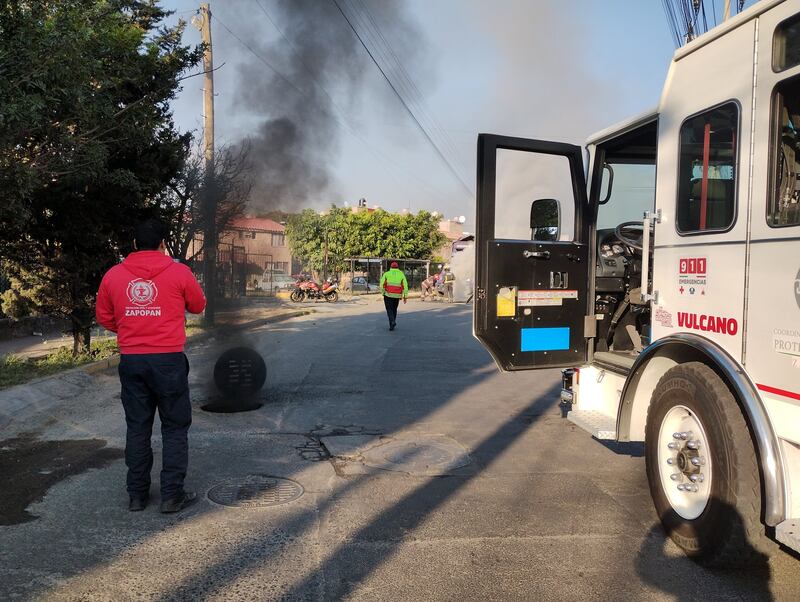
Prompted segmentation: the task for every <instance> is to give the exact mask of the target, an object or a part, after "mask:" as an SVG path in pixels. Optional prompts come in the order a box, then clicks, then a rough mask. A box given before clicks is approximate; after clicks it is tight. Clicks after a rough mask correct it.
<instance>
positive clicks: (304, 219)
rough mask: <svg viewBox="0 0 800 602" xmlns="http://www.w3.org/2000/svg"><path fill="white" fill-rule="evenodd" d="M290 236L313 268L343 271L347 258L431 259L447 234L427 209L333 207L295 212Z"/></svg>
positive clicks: (296, 252) (295, 251)
mask: <svg viewBox="0 0 800 602" xmlns="http://www.w3.org/2000/svg"><path fill="white" fill-rule="evenodd" d="M286 235H287V239H288V241H289V245H290V247H291V249H292V254H293V255H294V256H295V257H297V258H298V259H300V261H302V262H303V265H304V266H305V267H306V268H307V269H310V270H315V271H321V270H322V269H323V268H324V267H325V249H326V247H327V251H328V270H329V271H333V272H341V271H343V270H345V269H346V268H347V262H346V261H345V260H346V259H347V258H348V257H393V258H397V259H430V258H431V257H432V255H433V253H434V251H436V249H438V248H439V247H441V246H442V245H443V244H444V243H445V241H446V238H445V237H444V235H443V234H442V233H441V232H439V228H438V219H437V218H435V217H434V216H433V215H431V214H430V213H428V212H427V211H420V212H419V213H417V214H411V213H406V214H399V213H389V212H387V211H383V210H381V209H379V210H377V211H372V212H369V211H361V212H359V213H353V212H352V211H350V210H349V209H343V208H339V207H331V208H330V210H328V211H327V212H325V213H324V214H320V213H318V212H317V211H314V210H312V209H306V210H305V211H303V212H302V213H300V214H297V215H294V216H291V217H290V218H289V220H288V224H287V227H286Z"/></svg>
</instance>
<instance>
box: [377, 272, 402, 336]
mask: <svg viewBox="0 0 800 602" xmlns="http://www.w3.org/2000/svg"><path fill="white" fill-rule="evenodd" d="M390 267H391V269H390V270H389V271H388V272H385V273H384V274H383V276H381V293H383V304H384V305H385V306H386V315H387V316H389V330H394V328H395V326H396V325H397V306H398V305H400V299H402V300H403V303H406V302H407V301H408V281H407V280H406V275H405V274H404V273H403V272H401V271H400V270H399V269H397V267H398V266H397V262H396V261H393V262H392V263H391V266H390Z"/></svg>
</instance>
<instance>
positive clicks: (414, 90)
mask: <svg viewBox="0 0 800 602" xmlns="http://www.w3.org/2000/svg"><path fill="white" fill-rule="evenodd" d="M350 2H351V5H352V4H354V3H356V4H358V5H360V6H361V11H362V12H363V14H364V15H366V17H367V19H366V21H367V26H368V28H369V27H371V29H372V30H373V31H374V32H375V33H376V34H377V36H378V38H379V40H380V41H381V42H382V44H383V46H385V48H386V49H387V50H388V53H389V55H390V57H391V59H393V60H392V61H391V62H393V63H394V64H395V65H396V69H397V71H398V72H399V74H400V77H401V79H403V80H405V82H406V84H407V88H409V89H410V90H411V94H412V96H415V97H416V101H415V102H416V105H417V107H418V109H419V110H420V112H421V113H423V115H424V116H426V117H427V121H428V123H429V127H430V128H431V129H433V130H434V131H435V132H437V133H438V135H439V137H440V138H441V140H442V141H443V143H444V146H445V147H448V150H449V152H451V153H453V154H454V155H455V156H457V157H458V156H459V155H460V152H459V149H458V147H457V146H456V144H455V143H454V142H453V140H452V138H450V136H449V135H448V134H447V131H446V130H445V129H444V128H443V127H442V126H441V125H440V124H439V123H438V122H437V120H436V118H435V116H434V115H433V113H432V112H431V111H430V110H429V109H428V108H427V106H426V104H425V101H424V98H423V94H422V92H421V91H420V90H419V88H418V87H417V85H416V83H414V80H413V78H412V77H411V75H410V74H409V73H408V71H407V70H406V68H405V66H404V65H403V62H402V61H401V60H400V57H399V56H398V55H397V53H396V52H395V51H394V49H393V48H392V45H391V44H390V43H389V40H388V39H386V37H385V36H384V35H383V32H382V31H381V28H380V26H379V25H378V23H377V21H376V20H375V18H374V17H373V15H372V13H371V12H370V10H369V8H368V7H367V5H366V4H365V2H364V0H350Z"/></svg>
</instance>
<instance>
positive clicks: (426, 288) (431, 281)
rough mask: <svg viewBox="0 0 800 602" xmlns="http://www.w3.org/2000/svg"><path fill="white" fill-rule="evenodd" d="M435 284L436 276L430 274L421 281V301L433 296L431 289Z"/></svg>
mask: <svg viewBox="0 0 800 602" xmlns="http://www.w3.org/2000/svg"><path fill="white" fill-rule="evenodd" d="M435 283H436V276H435V275H433V274H431V275H430V276H428V277H427V278H425V280H423V281H422V284H421V285H420V286H421V287H422V300H423V301H425V299H427V297H428V295H431V296H433V294H434V292H433V287H434V285H435Z"/></svg>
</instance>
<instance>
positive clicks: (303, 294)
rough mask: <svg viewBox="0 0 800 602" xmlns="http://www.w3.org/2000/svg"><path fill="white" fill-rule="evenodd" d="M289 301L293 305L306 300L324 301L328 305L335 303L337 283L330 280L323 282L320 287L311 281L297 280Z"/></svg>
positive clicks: (337, 295)
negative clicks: (292, 302)
mask: <svg viewBox="0 0 800 602" xmlns="http://www.w3.org/2000/svg"><path fill="white" fill-rule="evenodd" d="M290 299H291V300H292V301H294V302H295V303H301V302H302V301H305V300H306V299H315V300H318V299H324V300H325V301H327V302H328V303H335V302H336V301H338V300H339V283H338V282H335V281H333V280H332V279H331V278H328V280H326V281H325V282H323V283H322V286H320V285H319V284H317V283H316V282H314V281H313V280H298V281H297V282H296V283H295V288H294V290H293V291H292V294H291V295H290Z"/></svg>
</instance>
